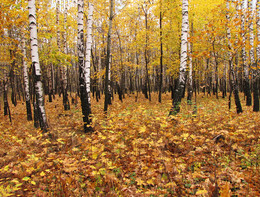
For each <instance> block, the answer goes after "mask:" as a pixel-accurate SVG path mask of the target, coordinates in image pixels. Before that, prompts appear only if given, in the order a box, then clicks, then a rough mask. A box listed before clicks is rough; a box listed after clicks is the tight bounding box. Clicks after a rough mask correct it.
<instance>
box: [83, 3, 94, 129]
mask: <svg viewBox="0 0 260 197" xmlns="http://www.w3.org/2000/svg"><path fill="white" fill-rule="evenodd" d="M93 9H94V8H93V4H92V3H89V10H88V21H87V40H86V55H85V58H86V59H85V62H84V63H85V66H84V71H83V73H84V79H85V83H86V93H87V106H86V107H87V116H88V120H89V121H90V122H91V117H90V115H91V101H90V60H91V46H92V23H93V20H92V18H93ZM87 129H88V131H89V130H90V129H91V127H90V126H87Z"/></svg>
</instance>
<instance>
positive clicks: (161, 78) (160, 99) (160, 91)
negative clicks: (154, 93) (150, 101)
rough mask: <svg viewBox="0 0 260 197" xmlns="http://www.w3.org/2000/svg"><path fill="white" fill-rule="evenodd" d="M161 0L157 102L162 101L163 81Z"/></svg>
mask: <svg viewBox="0 0 260 197" xmlns="http://www.w3.org/2000/svg"><path fill="white" fill-rule="evenodd" d="M162 36H163V35H162V1H161V0H160V52H161V55H160V82H159V98H158V99H159V102H160V103H161V102H162V82H163V42H162Z"/></svg>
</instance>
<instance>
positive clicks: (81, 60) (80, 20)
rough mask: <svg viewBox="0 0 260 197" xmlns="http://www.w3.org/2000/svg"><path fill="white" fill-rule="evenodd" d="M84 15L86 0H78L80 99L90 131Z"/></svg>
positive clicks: (85, 122)
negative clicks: (85, 64)
mask: <svg viewBox="0 0 260 197" xmlns="http://www.w3.org/2000/svg"><path fill="white" fill-rule="evenodd" d="M83 17H84V1H83V0H78V64H79V86H80V99H81V108H82V114H83V122H84V131H85V132H89V131H91V130H92V127H91V126H90V123H91V119H90V117H89V115H88V114H89V112H90V106H89V105H88V93H87V84H86V77H85V76H86V69H85V66H84V34H83ZM89 55H90V54H89ZM89 59H90V58H89ZM89 96H90V95H89Z"/></svg>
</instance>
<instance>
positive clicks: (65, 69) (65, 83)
mask: <svg viewBox="0 0 260 197" xmlns="http://www.w3.org/2000/svg"><path fill="white" fill-rule="evenodd" d="M67 14H68V8H67V3H65V11H64V43H63V45H64V53H65V54H68V49H67ZM62 71H63V72H61V74H62V85H63V87H62V90H63V91H62V93H63V106H64V110H69V109H70V102H69V98H68V66H67V65H63V67H62Z"/></svg>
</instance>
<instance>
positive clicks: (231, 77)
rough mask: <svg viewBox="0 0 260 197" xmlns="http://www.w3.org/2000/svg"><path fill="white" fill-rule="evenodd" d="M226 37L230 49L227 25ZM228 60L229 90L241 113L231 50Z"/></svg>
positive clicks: (228, 18)
mask: <svg viewBox="0 0 260 197" xmlns="http://www.w3.org/2000/svg"><path fill="white" fill-rule="evenodd" d="M229 1H230V0H227V3H226V4H227V5H226V6H227V15H226V18H227V21H228V22H229V21H230V15H229ZM227 39H228V48H229V50H231V31H230V28H229V27H228V25H227ZM228 62H229V69H230V80H231V89H232V90H231V91H233V93H234V97H235V104H236V109H237V113H241V112H243V111H242V106H241V103H240V99H239V91H238V85H237V81H236V76H235V72H234V67H233V57H232V53H231V51H229V52H228Z"/></svg>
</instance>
